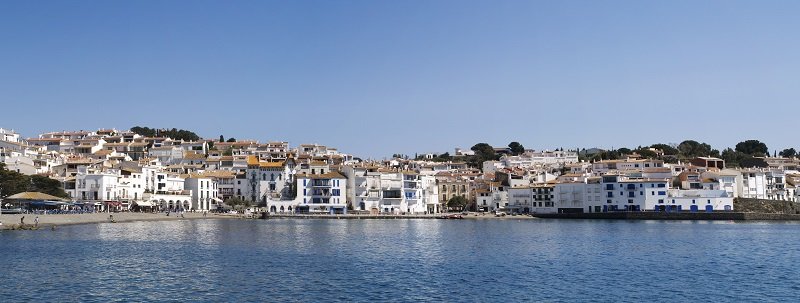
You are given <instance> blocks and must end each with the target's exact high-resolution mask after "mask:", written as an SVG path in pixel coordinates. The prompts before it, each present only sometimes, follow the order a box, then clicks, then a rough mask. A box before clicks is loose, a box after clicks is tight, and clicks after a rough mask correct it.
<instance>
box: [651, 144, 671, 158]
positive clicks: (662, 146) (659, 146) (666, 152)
mask: <svg viewBox="0 0 800 303" xmlns="http://www.w3.org/2000/svg"><path fill="white" fill-rule="evenodd" d="M650 148H655V149H658V150H661V151H662V152H664V155H677V154H678V149H677V148H674V147H672V146H671V145H668V144H663V143H658V144H653V145H650Z"/></svg>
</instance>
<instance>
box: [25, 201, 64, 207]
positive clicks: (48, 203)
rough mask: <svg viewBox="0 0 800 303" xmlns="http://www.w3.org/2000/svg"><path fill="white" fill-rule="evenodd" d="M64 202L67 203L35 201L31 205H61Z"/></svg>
mask: <svg viewBox="0 0 800 303" xmlns="http://www.w3.org/2000/svg"><path fill="white" fill-rule="evenodd" d="M63 204H65V203H64V202H56V201H33V202H31V203H30V205H31V206H59V205H63Z"/></svg>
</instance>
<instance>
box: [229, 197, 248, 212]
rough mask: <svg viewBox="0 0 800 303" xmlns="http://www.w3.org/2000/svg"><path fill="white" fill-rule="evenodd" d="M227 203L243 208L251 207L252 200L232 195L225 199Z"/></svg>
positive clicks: (236, 207)
mask: <svg viewBox="0 0 800 303" xmlns="http://www.w3.org/2000/svg"><path fill="white" fill-rule="evenodd" d="M225 204H227V205H229V206H231V207H233V208H234V209H241V208H247V207H250V205H251V203H250V201H247V200H243V199H239V198H238V197H231V198H228V199H226V200H225Z"/></svg>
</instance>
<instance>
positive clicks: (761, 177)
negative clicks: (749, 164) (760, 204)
mask: <svg viewBox="0 0 800 303" xmlns="http://www.w3.org/2000/svg"><path fill="white" fill-rule="evenodd" d="M740 173H741V176H742V178H741V179H740V180H741V182H742V183H741V185H739V186H738V188H739V195H738V196H739V197H742V198H752V199H767V174H766V173H765V172H764V171H762V170H759V169H746V170H742V171H740Z"/></svg>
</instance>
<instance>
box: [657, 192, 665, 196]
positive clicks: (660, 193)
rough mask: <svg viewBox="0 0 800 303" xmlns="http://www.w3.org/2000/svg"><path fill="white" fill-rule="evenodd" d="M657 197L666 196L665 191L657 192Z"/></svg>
mask: <svg viewBox="0 0 800 303" xmlns="http://www.w3.org/2000/svg"><path fill="white" fill-rule="evenodd" d="M658 195H659V196H666V195H667V192H665V191H658Z"/></svg>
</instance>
